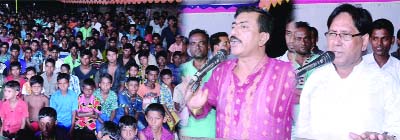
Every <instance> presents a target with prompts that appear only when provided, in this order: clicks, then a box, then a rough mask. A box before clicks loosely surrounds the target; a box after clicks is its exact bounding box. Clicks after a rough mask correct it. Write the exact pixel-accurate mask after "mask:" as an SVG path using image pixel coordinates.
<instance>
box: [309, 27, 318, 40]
mask: <svg viewBox="0 0 400 140" xmlns="http://www.w3.org/2000/svg"><path fill="white" fill-rule="evenodd" d="M310 32H311V33H314V34H311V35H313V36H312V37H313V38H318V30H317V28H315V27H310Z"/></svg>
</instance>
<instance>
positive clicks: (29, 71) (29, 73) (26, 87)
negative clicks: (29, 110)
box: [21, 67, 36, 95]
mask: <svg viewBox="0 0 400 140" xmlns="http://www.w3.org/2000/svg"><path fill="white" fill-rule="evenodd" d="M35 75H36V69H35V68H34V67H28V68H26V72H25V77H26V79H27V81H26V82H25V84H24V85H23V86H22V91H21V93H22V95H30V94H31V93H32V91H31V86H30V84H29V81H30V79H31V78H32V76H35Z"/></svg>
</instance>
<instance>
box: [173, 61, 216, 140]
mask: <svg viewBox="0 0 400 140" xmlns="http://www.w3.org/2000/svg"><path fill="white" fill-rule="evenodd" d="M180 69H181V73H182V76H183V77H186V76H193V75H194V74H195V73H196V72H197V69H196V68H195V67H194V65H193V59H192V60H190V61H189V62H186V63H184V64H182V65H181V66H180ZM211 73H212V71H209V72H207V74H206V75H205V76H204V77H203V79H202V84H204V83H205V82H207V81H208V79H210V77H211ZM215 126H216V111H215V109H212V110H211V111H210V112H209V113H208V115H207V116H206V117H205V118H202V119H195V118H194V117H193V116H191V115H190V116H189V120H188V125H187V126H183V127H181V132H182V135H183V136H189V137H207V138H215V132H216V127H215Z"/></svg>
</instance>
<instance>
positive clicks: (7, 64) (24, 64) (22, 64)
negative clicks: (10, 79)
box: [4, 59, 26, 74]
mask: <svg viewBox="0 0 400 140" xmlns="http://www.w3.org/2000/svg"><path fill="white" fill-rule="evenodd" d="M18 62H19V63H20V64H21V74H24V73H25V70H26V62H25V60H24V59H19V61H18ZM10 63H11V62H10V60H7V61H6V62H5V63H4V64H6V66H7V70H10Z"/></svg>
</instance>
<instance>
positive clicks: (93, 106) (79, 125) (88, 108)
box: [74, 78, 101, 139]
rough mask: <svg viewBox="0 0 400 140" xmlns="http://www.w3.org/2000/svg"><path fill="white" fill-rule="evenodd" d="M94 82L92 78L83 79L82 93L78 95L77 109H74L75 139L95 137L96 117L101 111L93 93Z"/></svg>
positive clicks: (98, 101)
mask: <svg viewBox="0 0 400 140" xmlns="http://www.w3.org/2000/svg"><path fill="white" fill-rule="evenodd" d="M95 87H96V84H95V82H94V81H93V79H90V78H88V79H85V80H83V85H82V91H83V93H82V94H81V95H79V97H78V105H79V106H78V110H77V111H76V117H75V126H74V136H75V139H79V138H81V139H96V136H95V135H94V131H95V130H96V119H97V117H98V116H99V114H100V113H101V112H100V110H101V104H100V100H99V99H98V98H96V97H95V96H94V95H93V90H94V89H95Z"/></svg>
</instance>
